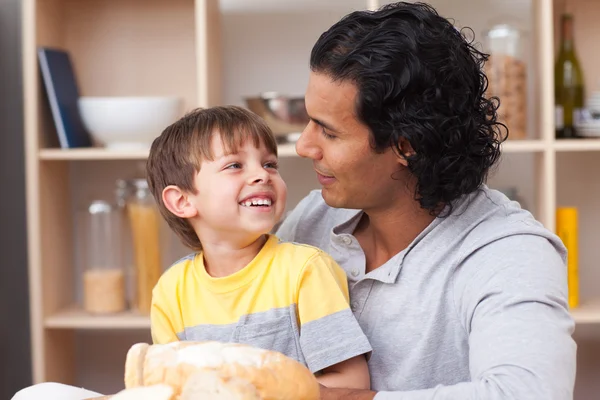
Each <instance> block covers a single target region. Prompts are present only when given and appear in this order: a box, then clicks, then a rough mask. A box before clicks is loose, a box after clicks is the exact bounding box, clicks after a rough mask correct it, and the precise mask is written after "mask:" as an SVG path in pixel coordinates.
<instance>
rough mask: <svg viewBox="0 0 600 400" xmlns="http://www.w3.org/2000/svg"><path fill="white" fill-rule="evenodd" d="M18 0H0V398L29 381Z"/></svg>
mask: <svg viewBox="0 0 600 400" xmlns="http://www.w3.org/2000/svg"><path fill="white" fill-rule="evenodd" d="M20 3H21V2H20V1H19V0H0V399H10V398H11V397H12V396H13V394H14V393H15V392H16V391H18V390H19V389H21V388H23V387H25V386H29V385H30V384H31V369H30V348H29V344H30V343H29V337H30V335H29V303H28V299H29V298H28V295H29V294H28V285H27V250H26V248H27V240H26V232H25V226H26V220H25V165H24V163H25V160H24V153H23V107H22V104H23V95H22V89H21V51H20V50H21V37H20V33H21V15H20V14H21V10H20Z"/></svg>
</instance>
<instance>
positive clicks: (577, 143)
mask: <svg viewBox="0 0 600 400" xmlns="http://www.w3.org/2000/svg"><path fill="white" fill-rule="evenodd" d="M554 149H555V150H556V151H561V152H566V151H599V150H600V139H557V140H556V141H555V142H554Z"/></svg>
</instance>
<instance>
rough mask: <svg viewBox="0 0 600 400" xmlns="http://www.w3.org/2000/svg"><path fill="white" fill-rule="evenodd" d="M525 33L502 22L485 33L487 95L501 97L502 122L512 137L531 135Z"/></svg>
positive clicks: (519, 137)
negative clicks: (528, 122) (528, 121)
mask: <svg viewBox="0 0 600 400" xmlns="http://www.w3.org/2000/svg"><path fill="white" fill-rule="evenodd" d="M524 39H525V37H524V32H523V31H522V30H521V29H519V28H518V27H517V26H516V24H512V23H508V22H506V23H499V24H495V25H493V26H492V27H491V28H490V29H489V30H488V31H486V32H485V47H486V48H485V49H484V50H485V51H486V52H487V53H488V54H489V55H490V57H489V59H488V61H487V62H486V63H485V65H484V71H485V73H486V76H487V79H488V88H487V91H486V96H487V97H488V98H490V97H492V96H495V97H497V98H498V99H499V100H500V107H499V108H498V121H499V122H502V123H503V124H505V125H506V126H507V128H508V133H509V135H508V138H509V139H525V138H526V137H527V120H528V114H527V112H528V111H527V85H528V83H527V62H526V57H525V56H526V52H525V50H524V47H525V41H524Z"/></svg>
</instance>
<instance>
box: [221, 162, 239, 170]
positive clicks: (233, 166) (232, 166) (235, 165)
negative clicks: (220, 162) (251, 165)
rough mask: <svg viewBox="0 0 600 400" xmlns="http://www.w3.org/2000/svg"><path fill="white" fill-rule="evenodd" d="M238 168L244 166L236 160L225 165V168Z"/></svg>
mask: <svg viewBox="0 0 600 400" xmlns="http://www.w3.org/2000/svg"><path fill="white" fill-rule="evenodd" d="M237 168H242V164H240V163H237V162H235V163H231V164H229V165H227V166H226V167H225V169H237Z"/></svg>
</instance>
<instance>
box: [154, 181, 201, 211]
mask: <svg viewBox="0 0 600 400" xmlns="http://www.w3.org/2000/svg"><path fill="white" fill-rule="evenodd" d="M162 200H163V203H164V204H165V207H167V210H169V211H170V212H171V213H173V215H175V216H177V217H179V218H192V217H195V216H196V215H198V210H196V207H194V205H193V204H192V203H191V202H190V201H189V200H188V196H187V194H186V193H185V192H184V191H182V190H181V189H180V188H179V187H177V186H174V185H170V186H167V187H166V188H164V190H163V192H162Z"/></svg>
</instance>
